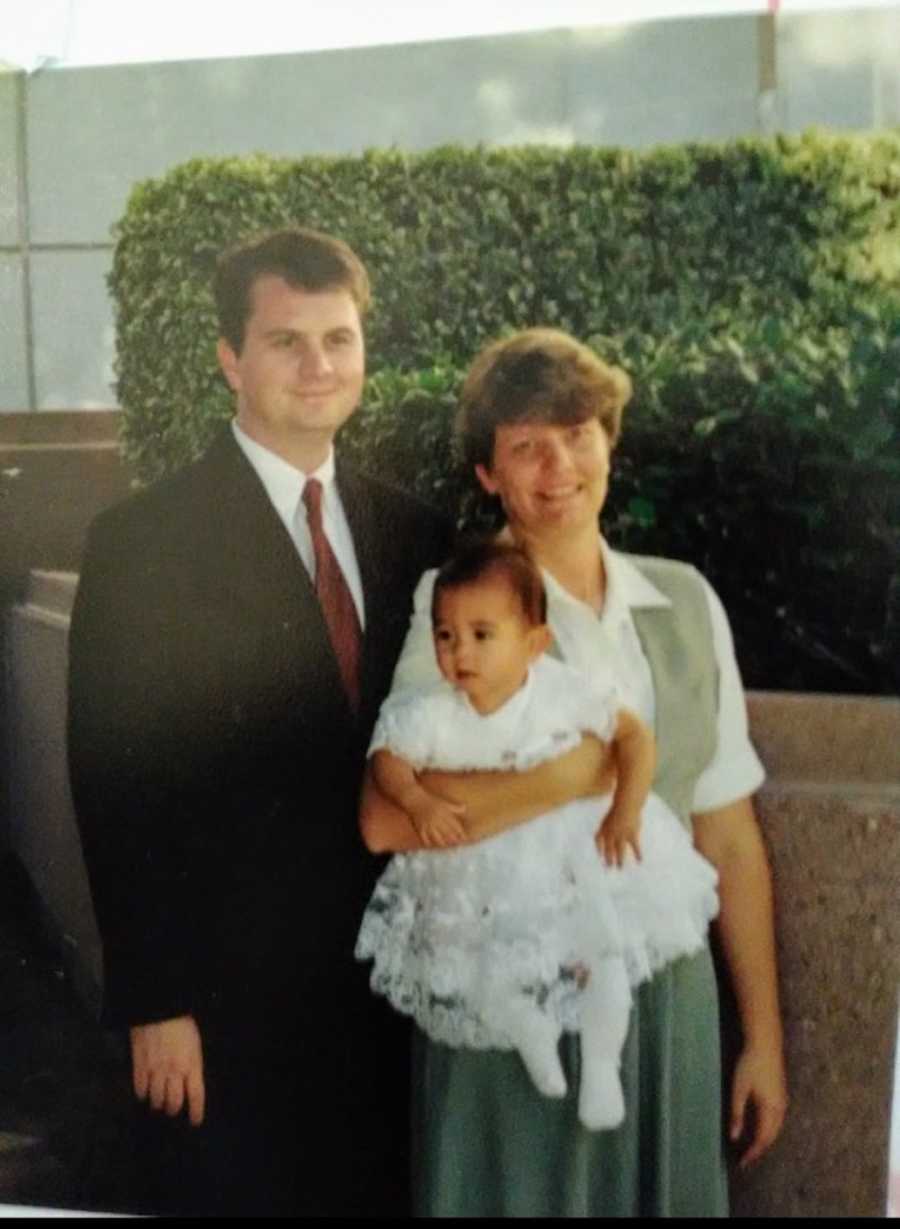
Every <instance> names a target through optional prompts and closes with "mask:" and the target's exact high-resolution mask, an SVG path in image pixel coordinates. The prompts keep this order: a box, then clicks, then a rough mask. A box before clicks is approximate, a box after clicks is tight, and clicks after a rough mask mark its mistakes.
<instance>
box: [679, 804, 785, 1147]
mask: <svg viewBox="0 0 900 1229" xmlns="http://www.w3.org/2000/svg"><path fill="white" fill-rule="evenodd" d="M693 819H694V843H695V844H696V846H697V849H698V850H699V851H700V853H702V854H703V855H704V857H706V858H708V859H709V861H710V862H712V864H713V865H714V866H715V868H716V870H717V871H718V872H719V896H720V901H721V908H720V912H719V918H718V922H717V926H718V930H719V936H720V938H721V942H722V949H723V951H724V954H725V959H726V962H727V964H728V969H729V972H730V974H731V979H732V983H733V985H734V991H735V996H736V998H737V1004H738V1011H739V1013H740V1018H741V1028H742V1031H743V1049H742V1051H741V1055H740V1058H739V1059H738V1064H737V1067H736V1069H735V1074H734V1084H733V1087H732V1093H731V1123H730V1131H729V1134H730V1137H731V1139H732V1140H737V1139H739V1138H740V1137H741V1135H742V1134H743V1132H744V1131H745V1129H749V1128H750V1126H751V1122H752V1132H753V1135H752V1139H751V1141H750V1144H749V1145H748V1147H747V1148H746V1149H745V1151H744V1153H743V1155H742V1156H741V1159H740V1165H741V1168H744V1167H746V1166H747V1165H749V1164H751V1162H753V1161H755V1160H757V1159H758V1158H759V1157H760V1156H762V1154H763V1153H764V1152H765V1151H766V1150H767V1149H768V1148H769V1147H771V1145H772V1144H773V1143H774V1142H775V1140H776V1139H777V1137H778V1135H779V1132H780V1131H781V1127H782V1123H783V1122H784V1115H785V1112H786V1110H787V1084H786V1079H785V1070H784V1054H783V1049H782V1029H781V1015H780V1012H779V1008H778V980H777V974H776V962H775V934H774V924H773V909H772V878H771V874H770V871H769V862H768V858H767V856H766V850H765V846H764V844H763V839H762V833H761V832H760V830H759V825H758V824H757V822H756V816H755V814H754V812H753V804H752V802H751V801H750V799H749V798H741V799H738V800H737V801H736V802H732V803H729V804H728V805H727V806H723V807H719V808H718V809H716V810H713V811H704V812H701V813H699V814H696V815H694V817H693ZM751 1105H752V1107H753V1111H754V1112H753V1116H752V1120H748V1113H747V1111H748V1108H749V1107H750V1106H751Z"/></svg>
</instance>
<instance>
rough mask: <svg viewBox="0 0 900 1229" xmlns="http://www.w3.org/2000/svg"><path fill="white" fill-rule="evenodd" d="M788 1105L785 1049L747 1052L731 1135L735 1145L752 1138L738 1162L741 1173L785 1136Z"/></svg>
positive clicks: (738, 1072)
mask: <svg viewBox="0 0 900 1229" xmlns="http://www.w3.org/2000/svg"><path fill="white" fill-rule="evenodd" d="M787 1105H788V1096H787V1081H786V1079H785V1072H784V1060H783V1058H782V1054H781V1047H780V1046H773V1047H771V1048H766V1049H762V1048H757V1049H752V1048H750V1047H749V1046H748V1047H747V1048H745V1049H744V1050H743V1052H742V1053H741V1056H740V1058H739V1059H738V1062H737V1066H736V1067H735V1071H734V1082H733V1084H732V1089H731V1123H730V1127H729V1132H728V1136H729V1139H730V1140H731V1142H732V1143H734V1144H736V1143H738V1141H739V1140H740V1139H741V1138H742V1137H746V1136H749V1137H750V1143H749V1145H748V1146H747V1147H746V1148H745V1149H744V1151H743V1152H742V1154H741V1157H740V1160H739V1162H738V1164H739V1166H740V1168H741V1169H746V1168H747V1166H748V1165H752V1164H753V1162H754V1161H758V1160H759V1158H760V1157H761V1156H762V1155H763V1153H764V1152H766V1151H767V1150H768V1149H769V1148H770V1147H771V1146H772V1144H774V1142H775V1140H776V1139H777V1138H778V1136H779V1134H780V1133H781V1128H782V1125H783V1123H784V1116H785V1114H786V1113H787Z"/></svg>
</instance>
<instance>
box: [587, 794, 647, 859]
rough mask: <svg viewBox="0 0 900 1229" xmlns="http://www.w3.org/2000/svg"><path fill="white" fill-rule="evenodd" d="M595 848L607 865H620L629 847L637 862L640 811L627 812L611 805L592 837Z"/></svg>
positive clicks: (639, 842)
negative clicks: (595, 844)
mask: <svg viewBox="0 0 900 1229" xmlns="http://www.w3.org/2000/svg"><path fill="white" fill-rule="evenodd" d="M594 840H595V841H596V843H597V848H598V849H599V850H600V852H601V854H602V855H603V858H604V861H605V862H606V864H607V866H622V865H623V864H624V862H625V857H626V853H627V851H628V849H629V847H630V848H631V850H632V852H633V853H634V856H635V857H636V858H637V860H638V862H640V860H641V813H640V811H637V812H635V813H634V814H629V813H628V812H627V811H624V810H621V811H620V810H617V809H616V807H615V805H613V806H612V807H611V808H610V810H609V812H608V813H607V815H606V818H605V819H604V820H603V823H602V824H601V825H600V827H599V829H598V830H597V835H596V836H595V837H594Z"/></svg>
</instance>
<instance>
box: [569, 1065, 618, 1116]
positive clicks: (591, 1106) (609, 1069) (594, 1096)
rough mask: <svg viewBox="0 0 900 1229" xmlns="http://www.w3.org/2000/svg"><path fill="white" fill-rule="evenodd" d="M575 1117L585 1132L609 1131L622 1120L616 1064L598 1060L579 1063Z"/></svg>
mask: <svg viewBox="0 0 900 1229" xmlns="http://www.w3.org/2000/svg"><path fill="white" fill-rule="evenodd" d="M578 1117H579V1119H580V1120H581V1124H582V1126H585V1127H587V1129H588V1130H589V1131H610V1130H612V1129H613V1127H617V1126H619V1124H620V1123H621V1122H622V1120H623V1118H624V1117H625V1099H624V1097H623V1095H622V1081H621V1080H620V1078H619V1069H618V1066H617V1064H616V1063H614V1062H611V1061H610V1060H609V1059H602V1060H595V1061H594V1062H585V1063H583V1064H582V1067H581V1088H580V1089H579V1094H578Z"/></svg>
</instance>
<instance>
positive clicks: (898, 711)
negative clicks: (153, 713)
mask: <svg viewBox="0 0 900 1229" xmlns="http://www.w3.org/2000/svg"><path fill="white" fill-rule="evenodd" d="M75 581H76V578H75V576H74V575H72V574H59V573H56V574H52V573H50V574H48V573H39V574H35V575H33V576H32V581H31V585H30V588H29V591H28V592H27V594H26V595H25V597H24V600H23V601H22V602H20V603H19V604H18V605H17V606H16V607H15V609H14V610H13V611H12V614H11V616H10V627H9V651H8V654H7V670H8V683H7V686H8V688H9V690H10V692H11V694H12V695H13V697H14V699H15V710H14V711H15V720H14V727H13V746H12V750H13V755H12V758H11V774H10V779H11V786H12V792H13V799H14V803H15V805H14V809H13V816H14V818H13V820H12V823H11V831H10V833H9V837H10V839H11V843H12V845H13V847H14V849H15V850H16V852H17V853H18V855H19V857H20V859H21V860H22V862H23V863H24V865H25V866H26V868H27V869H28V872H29V874H30V876H31V878H32V880H33V882H34V884H35V886H36V888H37V889H38V892H39V894H40V896H41V898H42V900H43V901H44V905H45V910H46V913H47V917H48V919H49V921H50V924H51V927H52V928H53V929H55V931H56V933H57V935H58V937H59V942H60V945H61V949H62V951H63V955H64V958H65V959H66V962H67V964H68V967H69V969H70V972H71V974H72V975H73V978H74V981H75V984H76V986H77V987H78V988H79V990H80V992H81V993H82V996H83V997H84V999H85V1001H86V1002H87V1003H88V1004H89V1005H90V1006H92V1007H93V1006H94V1005H95V1004H96V1002H97V1001H98V998H99V985H100V983H99V979H100V975H101V960H100V949H99V944H98V940H97V933H96V924H95V922H94V918H93V912H92V909H91V904H90V899H89V894H88V889H87V882H86V877H85V873H84V866H83V862H82V859H81V853H80V846H79V843H78V837H77V831H76V828H75V822H74V818H73V815H72V805H71V799H70V797H69V790H68V783H67V775H66V769H65V758H64V756H65V752H64V738H63V731H64V713H65V699H64V680H65V672H66V637H67V627H68V611H69V609H70V604H71V599H72V595H73V592H74V588H75ZM749 711H750V721H751V732H752V736H753V738H754V741H755V743H756V745H757V747H758V748H759V751H760V754H761V756H762V758H763V760H764V762H765V764H766V766H767V769H768V772H769V780H768V782H767V784H766V785H765V787H764V788H763V790H762V791H761V794H760V796H759V813H760V818H761V822H762V827H763V831H764V834H765V837H766V840H767V843H768V846H769V849H770V854H771V859H772V865H773V870H774V879H775V889H776V904H777V919H778V949H779V962H780V972H781V984H782V999H783V1015H784V1022H785V1036H786V1049H787V1059H788V1070H789V1079H790V1091H791V1098H792V1103H791V1109H790V1112H789V1116H788V1119H787V1124H786V1127H785V1131H784V1135H783V1137H782V1139H781V1141H780V1142H779V1144H778V1145H777V1147H776V1148H775V1149H774V1150H773V1152H772V1153H771V1154H770V1155H769V1156H767V1157H766V1158H764V1159H763V1161H762V1162H761V1163H760V1164H759V1165H758V1166H757V1167H756V1168H754V1169H753V1170H752V1171H750V1173H749V1174H746V1175H744V1174H739V1173H737V1172H734V1173H732V1179H731V1188H732V1201H733V1211H734V1213H735V1215H738V1216H771V1217H775V1216H787V1217H794V1216H811V1217H821V1216H882V1215H883V1214H884V1210H885V1206H886V1191H887V1170H888V1132H889V1122H890V1105H891V1096H892V1058H893V1050H894V1045H895V1039H896V1035H897V1022H896V1021H897V986H898V982H900V916H898V910H897V884H898V882H900V784H898V779H900V751H898V748H900V701H896V700H884V699H867V698H857V697H853V698H846V697H839V698H835V697H829V696H798V695H782V694H778V693H764V692H757V693H751V695H750V696H749ZM727 1012H728V1008H727V1006H726V1013H727ZM726 1022H728V1021H726ZM730 1031H731V1032H732V1033H733V1031H734V1029H733V1022H732V1023H731V1026H730Z"/></svg>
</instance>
